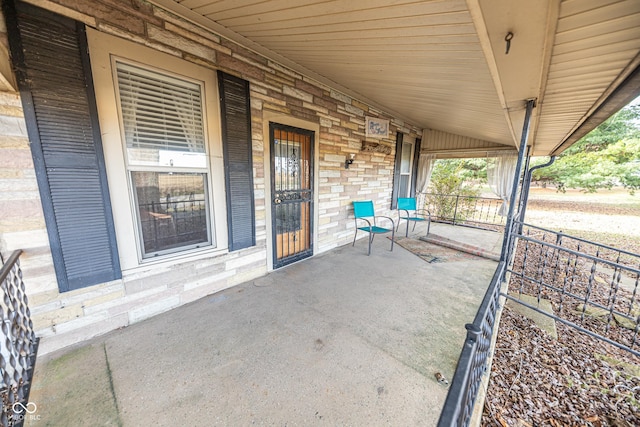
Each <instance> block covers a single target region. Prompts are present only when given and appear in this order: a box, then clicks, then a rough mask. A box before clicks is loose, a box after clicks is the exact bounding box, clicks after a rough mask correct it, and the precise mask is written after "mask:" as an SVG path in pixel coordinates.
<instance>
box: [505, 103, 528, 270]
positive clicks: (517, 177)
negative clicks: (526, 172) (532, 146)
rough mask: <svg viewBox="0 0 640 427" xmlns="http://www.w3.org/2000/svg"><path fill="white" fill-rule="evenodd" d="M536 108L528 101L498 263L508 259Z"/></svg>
mask: <svg viewBox="0 0 640 427" xmlns="http://www.w3.org/2000/svg"><path fill="white" fill-rule="evenodd" d="M535 106H536V101H535V99H528V100H527V106H526V112H525V116H524V123H523V125H522V136H521V137H520V150H518V162H517V163H516V170H515V177H514V179H513V186H512V187H511V198H510V200H509V213H508V214H507V223H506V225H505V228H504V238H503V240H502V252H501V253H500V261H507V260H508V259H509V257H508V256H507V255H510V254H508V253H507V252H508V249H509V248H510V245H509V241H510V240H511V233H512V230H511V228H512V225H513V212H514V210H515V205H516V196H517V194H518V185H519V184H520V174H521V173H522V161H523V160H524V156H525V152H526V151H527V140H528V139H529V123H530V122H531V113H532V112H533V109H534V107H535Z"/></svg>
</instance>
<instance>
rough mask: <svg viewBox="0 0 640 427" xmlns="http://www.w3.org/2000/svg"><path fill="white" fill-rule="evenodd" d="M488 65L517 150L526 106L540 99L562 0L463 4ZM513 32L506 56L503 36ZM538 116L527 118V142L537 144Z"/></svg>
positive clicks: (486, 0)
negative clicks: (528, 126)
mask: <svg viewBox="0 0 640 427" xmlns="http://www.w3.org/2000/svg"><path fill="white" fill-rule="evenodd" d="M466 3H467V7H468V9H469V12H470V14H471V17H472V19H473V23H474V25H475V27H476V33H477V35H478V39H479V40H480V45H481V47H482V50H483V53H484V57H485V59H486V61H487V65H488V67H489V70H490V73H491V77H492V80H493V83H494V85H495V90H496V94H497V96H498V98H499V100H500V104H501V106H502V110H503V114H504V117H505V120H506V123H507V126H508V129H509V132H510V134H511V137H512V139H513V145H514V147H516V148H517V147H518V142H519V140H520V135H521V131H522V129H521V128H522V124H523V123H524V119H525V105H526V101H527V100H529V99H535V100H537V104H539V103H540V101H541V100H542V98H543V94H544V91H545V88H546V80H547V76H548V73H549V67H550V64H551V55H552V50H553V44H554V40H555V32H556V27H557V20H558V14H559V10H560V0H551V1H549V2H544V3H542V2H527V1H515V2H514V1H513V0H466ZM508 33H512V34H513V36H512V40H511V42H510V49H509V51H508V53H507V50H506V45H507V42H506V40H505V37H506V35H507V34H508ZM538 117H539V111H536V113H535V114H533V115H532V116H531V117H530V120H531V126H530V129H531V131H530V136H531V138H530V141H534V140H535V130H536V129H537V123H538Z"/></svg>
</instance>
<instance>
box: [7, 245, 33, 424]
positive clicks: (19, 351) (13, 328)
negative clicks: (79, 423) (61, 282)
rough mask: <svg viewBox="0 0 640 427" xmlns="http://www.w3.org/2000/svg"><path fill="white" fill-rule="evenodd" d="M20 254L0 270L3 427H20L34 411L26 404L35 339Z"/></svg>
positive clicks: (13, 256)
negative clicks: (0, 293) (0, 292)
mask: <svg viewBox="0 0 640 427" xmlns="http://www.w3.org/2000/svg"><path fill="white" fill-rule="evenodd" d="M21 253H22V251H21V250H17V251H14V252H13V253H12V254H11V256H10V257H9V259H8V260H7V262H5V263H4V264H3V266H2V269H1V270H0V286H1V287H2V301H0V311H1V315H2V325H1V328H0V329H1V331H2V332H1V333H0V396H1V397H2V414H1V415H0V424H1V425H3V426H21V425H22V423H23V422H24V420H25V418H27V417H29V416H30V415H31V414H33V413H34V412H35V411H36V410H37V407H36V405H35V404H34V403H31V402H29V401H28V399H29V390H30V387H31V379H32V377H33V369H34V367H35V360H36V353H37V352H38V338H36V336H35V333H34V331H33V323H32V322H31V312H30V311H29V302H28V300H27V295H26V293H25V286H24V282H23V281H22V270H21V268H20V254H21Z"/></svg>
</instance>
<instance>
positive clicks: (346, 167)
mask: <svg viewBox="0 0 640 427" xmlns="http://www.w3.org/2000/svg"><path fill="white" fill-rule="evenodd" d="M355 157H356V155H355V153H351V154H349V158H348V159H347V160H345V161H344V168H345V169H349V165H351V164H353V159H354V158H355Z"/></svg>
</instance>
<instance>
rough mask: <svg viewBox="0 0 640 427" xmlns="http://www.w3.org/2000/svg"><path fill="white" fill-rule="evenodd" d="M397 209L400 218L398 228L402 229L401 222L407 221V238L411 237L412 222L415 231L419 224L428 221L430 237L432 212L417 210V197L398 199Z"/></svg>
mask: <svg viewBox="0 0 640 427" xmlns="http://www.w3.org/2000/svg"><path fill="white" fill-rule="evenodd" d="M397 209H398V217H399V218H398V228H400V221H402V220H403V219H404V220H405V221H407V231H406V232H405V237H409V223H410V222H413V230H415V229H416V224H417V223H419V222H424V221H428V225H427V235H429V229H430V228H431V212H429V211H428V210H426V209H417V207H416V198H415V197H398V207H397ZM403 212H404V215H403Z"/></svg>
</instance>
